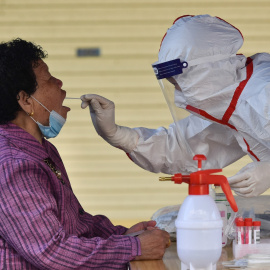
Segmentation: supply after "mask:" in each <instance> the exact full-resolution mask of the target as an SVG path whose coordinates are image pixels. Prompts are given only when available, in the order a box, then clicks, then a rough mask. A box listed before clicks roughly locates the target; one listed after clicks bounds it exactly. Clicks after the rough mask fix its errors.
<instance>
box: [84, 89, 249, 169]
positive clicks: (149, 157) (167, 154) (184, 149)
mask: <svg viewBox="0 0 270 270" xmlns="http://www.w3.org/2000/svg"><path fill="white" fill-rule="evenodd" d="M81 99H82V100H83V102H82V108H86V107H87V106H88V105H89V108H90V114H91V118H92V121H93V124H94V126H95V129H96V131H97V133H98V134H99V135H100V136H101V137H102V138H103V139H104V140H106V141H107V142H109V143H110V144H111V145H113V146H115V147H118V148H120V149H122V150H124V151H125V152H126V153H128V154H129V157H130V158H131V159H132V160H133V161H134V162H135V163H136V164H137V165H138V166H140V167H142V168H144V169H146V170H148V171H151V172H163V173H168V174H174V173H179V172H182V173H188V172H192V171H194V170H196V169H197V164H196V162H194V161H193V155H195V154H203V155H205V156H206V157H207V160H208V161H207V162H206V166H204V164H203V166H204V167H203V168H223V167H225V166H227V165H229V164H231V163H233V162H234V161H236V160H238V159H239V158H241V157H243V156H244V155H245V153H244V152H243V151H242V149H241V147H240V146H239V144H238V142H237V141H236V139H235V137H234V135H233V131H232V130H231V129H230V128H229V127H226V126H223V125H220V124H217V123H212V122H209V121H206V120H203V119H201V118H198V117H196V116H194V115H191V116H189V117H187V118H185V119H183V120H181V121H180V122H179V129H181V131H182V134H183V140H184V143H183V141H182V142H180V141H179V139H178V138H177V129H176V126H175V124H172V125H170V127H169V128H168V129H166V128H163V127H160V128H158V129H147V128H143V127H141V128H133V129H131V128H128V127H121V126H118V125H116V124H115V119H114V110H115V106H114V103H113V102H112V101H110V100H108V99H105V98H104V97H101V96H98V95H94V94H89V95H84V96H82V97H81ZM188 148H190V149H191V152H190V151H189V149H188Z"/></svg>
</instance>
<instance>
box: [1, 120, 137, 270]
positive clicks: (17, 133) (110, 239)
mask: <svg viewBox="0 0 270 270" xmlns="http://www.w3.org/2000/svg"><path fill="white" fill-rule="evenodd" d="M0 149H1V152H0V269H50V270H52V269H57V270H61V269H126V268H127V265H128V262H129V261H130V260H132V259H134V257H135V256H137V255H141V250H140V242H139V239H137V238H135V237H129V236H124V235H121V234H123V233H125V232H126V230H127V229H126V228H125V227H122V226H114V225H113V224H112V223H111V222H110V220H109V219H108V218H107V217H105V216H102V215H96V216H92V215H91V214H89V213H86V212H84V210H83V208H82V206H81V205H80V203H79V201H78V200H77V198H76V197H75V195H74V193H73V191H72V188H71V185H70V182H69V179H68V176H67V173H66V170H65V168H64V165H63V162H62V160H61V158H60V156H59V154H58V152H57V150H56V148H55V147H54V146H53V145H52V144H51V143H50V142H48V141H47V140H45V139H44V140H43V143H42V145H41V144H40V143H39V142H38V141H37V140H36V139H35V138H34V137H32V135H30V134H29V133H27V132H26V131H24V130H23V129H21V128H19V127H18V126H16V125H14V124H7V125H1V126H0ZM45 159H46V160H47V163H46V162H45V161H44V160H45ZM89 162H90V161H89ZM59 171H60V172H61V175H59V173H58V172H59Z"/></svg>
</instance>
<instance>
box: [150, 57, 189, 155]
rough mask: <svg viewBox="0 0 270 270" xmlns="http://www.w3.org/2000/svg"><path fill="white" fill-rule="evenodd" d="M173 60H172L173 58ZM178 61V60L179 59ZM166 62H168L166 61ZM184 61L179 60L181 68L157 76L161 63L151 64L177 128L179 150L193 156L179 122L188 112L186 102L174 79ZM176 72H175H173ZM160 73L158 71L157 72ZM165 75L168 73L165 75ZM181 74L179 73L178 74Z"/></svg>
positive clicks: (180, 71) (182, 66)
mask: <svg viewBox="0 0 270 270" xmlns="http://www.w3.org/2000/svg"><path fill="white" fill-rule="evenodd" d="M173 61H174V60H173ZM179 62H180V60H179ZM167 63H168V62H167ZM185 63H186V62H182V63H181V62H180V64H181V69H180V70H179V69H178V70H174V71H172V70H171V69H170V72H167V73H166V74H164V75H163V76H158V75H157V72H159V71H160V70H159V65H161V64H153V69H154V72H155V75H156V77H157V79H158V83H159V85H160V88H161V90H162V92H163V95H164V97H165V100H166V102H167V104H168V107H169V109H170V112H171V115H172V118H173V121H174V123H175V125H176V130H177V134H176V136H177V140H178V143H179V146H180V148H181V151H184V152H185V153H186V154H188V155H191V156H192V157H193V156H194V153H193V151H192V150H191V148H190V147H189V145H188V144H187V142H186V139H185V130H182V128H181V126H180V123H181V119H183V118H185V117H187V116H188V115H189V113H188V112H187V111H186V110H185V107H186V104H185V99H184V96H183V94H182V91H181V88H180V86H179V85H178V84H177V81H176V80H175V76H178V75H179V74H181V73H182V69H183V68H185V67H187V63H186V65H185V66H184V64H185ZM175 73H177V74H175ZM159 75H160V73H159ZM166 75H168V76H167V77H166ZM180 76H181V75H180Z"/></svg>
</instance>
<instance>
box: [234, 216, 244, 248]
mask: <svg viewBox="0 0 270 270" xmlns="http://www.w3.org/2000/svg"><path fill="white" fill-rule="evenodd" d="M235 223H236V233H237V244H238V245H242V244H245V241H244V240H245V237H244V225H245V223H244V220H243V219H242V218H238V219H237V220H236V222H235Z"/></svg>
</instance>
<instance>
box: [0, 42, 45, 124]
mask: <svg viewBox="0 0 270 270" xmlns="http://www.w3.org/2000/svg"><path fill="white" fill-rule="evenodd" d="M46 57H47V53H46V52H45V51H43V49H42V47H41V46H38V45H36V44H34V43H32V42H28V41H25V40H22V39H20V38H17V39H14V40H11V41H9V42H3V43H0V125H3V124H6V123H8V122H9V121H12V120H14V119H15V118H16V116H17V113H18V111H20V110H21V107H20V105H19V103H18V94H19V92H20V91H21V90H23V91H25V92H26V93H27V94H28V95H29V96H30V95H32V94H33V93H34V92H35V91H36V89H37V81H36V76H35V74H34V71H33V68H35V67H37V66H38V61H39V60H40V59H43V58H46Z"/></svg>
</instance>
